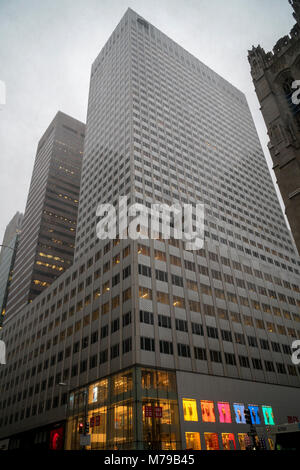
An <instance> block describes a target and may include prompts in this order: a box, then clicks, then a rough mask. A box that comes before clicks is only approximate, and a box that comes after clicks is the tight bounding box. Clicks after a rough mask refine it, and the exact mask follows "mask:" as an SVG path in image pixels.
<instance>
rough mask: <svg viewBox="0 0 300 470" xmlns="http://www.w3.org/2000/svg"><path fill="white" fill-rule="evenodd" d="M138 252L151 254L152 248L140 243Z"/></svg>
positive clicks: (146, 254)
mask: <svg viewBox="0 0 300 470" xmlns="http://www.w3.org/2000/svg"><path fill="white" fill-rule="evenodd" d="M138 254H139V255H144V256H150V248H149V247H148V246H145V245H140V244H138Z"/></svg>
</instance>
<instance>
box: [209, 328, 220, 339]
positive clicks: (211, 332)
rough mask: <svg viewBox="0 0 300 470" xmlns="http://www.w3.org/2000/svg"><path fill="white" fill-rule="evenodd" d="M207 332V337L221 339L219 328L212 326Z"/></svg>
mask: <svg viewBox="0 0 300 470" xmlns="http://www.w3.org/2000/svg"><path fill="white" fill-rule="evenodd" d="M206 330H207V336H209V338H219V334H218V329H217V328H214V327H212V326H208V327H207V328H206Z"/></svg>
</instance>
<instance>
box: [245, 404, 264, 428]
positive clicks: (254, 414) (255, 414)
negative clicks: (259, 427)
mask: <svg viewBox="0 0 300 470" xmlns="http://www.w3.org/2000/svg"><path fill="white" fill-rule="evenodd" d="M248 409H249V410H250V416H251V421H252V424H260V423H261V419H260V415H259V407H258V406H257V405H248Z"/></svg>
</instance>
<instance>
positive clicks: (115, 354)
mask: <svg viewBox="0 0 300 470" xmlns="http://www.w3.org/2000/svg"><path fill="white" fill-rule="evenodd" d="M119 354H120V345H119V344H114V345H113V346H112V347H111V348H110V358H111V359H115V358H116V357H118V356H119Z"/></svg>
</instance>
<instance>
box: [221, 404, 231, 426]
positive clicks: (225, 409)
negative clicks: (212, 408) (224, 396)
mask: <svg viewBox="0 0 300 470" xmlns="http://www.w3.org/2000/svg"><path fill="white" fill-rule="evenodd" d="M218 410H219V419H220V423H231V413H230V406H229V403H227V402H222V401H219V402H218Z"/></svg>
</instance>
